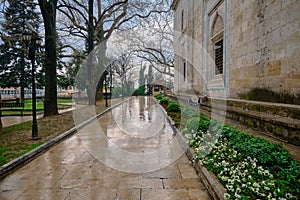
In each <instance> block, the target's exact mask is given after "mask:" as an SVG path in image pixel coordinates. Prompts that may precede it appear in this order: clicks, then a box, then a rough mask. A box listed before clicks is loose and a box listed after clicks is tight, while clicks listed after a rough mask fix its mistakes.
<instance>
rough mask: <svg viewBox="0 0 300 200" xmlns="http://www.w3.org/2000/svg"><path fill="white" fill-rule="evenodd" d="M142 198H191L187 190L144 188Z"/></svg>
mask: <svg viewBox="0 0 300 200" xmlns="http://www.w3.org/2000/svg"><path fill="white" fill-rule="evenodd" d="M141 196H142V198H141V199H142V200H158V199H163V200H190V198H189V195H188V192H187V190H185V189H179V190H172V189H143V190H142V195H141Z"/></svg>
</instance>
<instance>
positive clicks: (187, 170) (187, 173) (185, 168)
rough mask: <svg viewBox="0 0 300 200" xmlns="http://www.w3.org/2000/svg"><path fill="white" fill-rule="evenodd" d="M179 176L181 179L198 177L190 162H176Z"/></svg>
mask: <svg viewBox="0 0 300 200" xmlns="http://www.w3.org/2000/svg"><path fill="white" fill-rule="evenodd" d="M178 168H179V170H180V173H181V176H182V178H183V179H186V178H199V176H198V175H197V173H196V171H195V169H194V168H193V167H191V164H181V163H180V164H178Z"/></svg>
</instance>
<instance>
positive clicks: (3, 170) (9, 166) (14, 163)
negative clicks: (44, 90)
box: [0, 98, 131, 179]
mask: <svg viewBox="0 0 300 200" xmlns="http://www.w3.org/2000/svg"><path fill="white" fill-rule="evenodd" d="M130 99H131V98H128V99H126V100H124V101H121V102H119V103H117V104H115V105H113V106H111V107H109V108H107V109H105V110H104V111H102V112H100V113H99V114H97V115H95V116H93V117H91V118H90V119H88V120H86V121H84V122H82V123H80V124H78V125H76V126H75V127H73V128H71V129H69V130H67V131H66V132H64V133H62V134H60V135H59V136H57V137H55V138H54V139H52V140H50V141H49V142H46V143H44V144H42V145H41V146H39V147H37V148H35V149H33V150H31V151H29V152H27V153H26V154H24V155H22V156H20V157H17V158H15V159H13V160H11V161H10V162H8V163H6V164H4V165H2V166H1V167H0V179H2V178H4V177H5V176H6V175H8V174H9V173H11V172H12V171H13V170H15V169H16V168H17V167H19V166H21V165H22V164H25V163H26V162H28V161H30V160H31V159H33V158H34V157H36V156H38V155H40V154H41V153H42V152H44V151H46V150H47V149H49V148H50V147H52V146H53V145H55V144H57V143H59V142H60V141H62V140H63V139H65V138H67V137H68V136H71V135H72V134H74V133H75V132H76V130H77V129H80V128H82V127H84V126H86V125H88V124H89V123H91V122H92V121H94V120H96V119H98V118H99V117H101V116H102V115H104V114H105V113H107V112H108V111H110V110H112V109H114V108H115V107H118V106H119V105H121V104H123V103H125V102H127V101H129V100H130Z"/></svg>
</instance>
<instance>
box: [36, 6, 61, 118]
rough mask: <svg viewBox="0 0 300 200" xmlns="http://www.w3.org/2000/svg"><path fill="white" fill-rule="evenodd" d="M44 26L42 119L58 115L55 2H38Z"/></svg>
mask: <svg viewBox="0 0 300 200" xmlns="http://www.w3.org/2000/svg"><path fill="white" fill-rule="evenodd" d="M38 1H39V5H40V9H41V12H42V16H43V20H44V26H45V101H44V117H46V116H53V115H58V110H57V88H56V87H57V84H56V81H57V78H56V5H57V0H52V1H47V0H38Z"/></svg>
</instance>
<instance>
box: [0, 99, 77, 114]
mask: <svg viewBox="0 0 300 200" xmlns="http://www.w3.org/2000/svg"><path fill="white" fill-rule="evenodd" d="M7 102H8V103H13V102H15V101H7ZM24 103H25V105H24V110H23V114H24V115H28V114H31V113H32V100H31V99H27V100H25V101H24ZM65 103H72V99H71V98H70V99H60V98H59V99H57V104H58V105H57V107H58V109H64V108H69V107H70V106H69V105H65ZM13 109H14V108H13ZM15 109H16V111H2V114H3V115H21V111H20V110H19V109H20V108H17V107H16V108H15ZM36 110H37V112H38V113H39V112H43V111H44V102H43V101H42V100H41V99H37V101H36Z"/></svg>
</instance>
